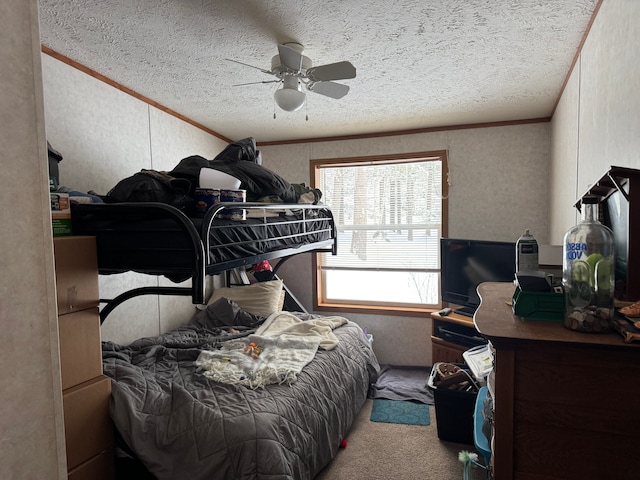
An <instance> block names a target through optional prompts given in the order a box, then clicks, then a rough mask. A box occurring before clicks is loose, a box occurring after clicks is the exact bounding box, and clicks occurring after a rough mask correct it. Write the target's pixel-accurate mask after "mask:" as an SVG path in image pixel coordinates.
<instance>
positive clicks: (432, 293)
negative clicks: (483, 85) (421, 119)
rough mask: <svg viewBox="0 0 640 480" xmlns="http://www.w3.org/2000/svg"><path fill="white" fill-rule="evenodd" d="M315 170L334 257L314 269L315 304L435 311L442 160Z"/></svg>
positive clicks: (367, 163)
mask: <svg viewBox="0 0 640 480" xmlns="http://www.w3.org/2000/svg"><path fill="white" fill-rule="evenodd" d="M315 167H316V179H317V186H318V187H319V188H320V190H321V191H322V192H323V201H324V203H327V204H328V205H330V206H331V209H332V211H333V214H334V217H335V219H336V224H337V228H338V254H337V255H336V256H334V255H331V254H322V255H321V258H320V260H319V262H318V267H319V269H320V276H319V278H320V283H321V288H320V290H321V297H322V299H321V302H320V303H322V302H329V303H332V302H333V303H350V304H369V305H385V304H403V305H410V306H418V307H421V306H429V305H436V304H438V301H439V271H440V258H439V241H440V237H441V235H442V222H443V194H442V171H443V161H442V157H440V156H437V157H415V158H401V159H393V158H389V159H379V160H375V161H371V160H368V161H352V162H347V161H345V162H335V163H330V162H328V163H326V164H316V165H315Z"/></svg>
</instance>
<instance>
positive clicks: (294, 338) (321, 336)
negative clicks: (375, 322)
mask: <svg viewBox="0 0 640 480" xmlns="http://www.w3.org/2000/svg"><path fill="white" fill-rule="evenodd" d="M345 323H347V319H346V318H343V317H335V316H334V317H323V318H319V319H313V320H306V321H303V320H300V319H299V318H297V317H296V316H294V315H292V314H290V313H288V312H276V313H274V314H272V315H271V316H269V318H267V320H265V322H264V324H262V325H261V326H260V328H258V330H256V333H255V334H253V335H249V336H248V337H246V338H243V339H239V340H235V341H228V342H225V344H224V345H223V347H222V348H221V349H220V350H214V351H210V350H204V351H202V352H200V355H199V356H198V359H197V360H196V362H195V364H196V366H198V367H199V368H200V369H201V370H203V371H204V375H205V376H206V377H208V378H211V379H212V380H215V381H217V382H222V383H230V384H238V385H246V386H248V387H250V388H259V387H262V386H264V385H268V384H271V383H288V384H291V383H293V382H295V381H296V380H297V378H298V374H299V373H300V372H301V371H302V369H303V368H304V367H305V365H307V364H308V363H309V362H310V361H311V360H313V357H314V356H315V354H316V351H317V350H318V348H323V349H325V350H331V349H332V348H334V347H335V346H336V345H337V343H338V339H337V338H336V336H335V335H334V334H333V331H332V330H333V329H334V328H337V327H339V326H341V325H344V324H345ZM251 343H253V344H255V345H256V346H257V347H258V348H259V349H260V353H259V355H257V357H256V358H254V357H253V356H251V353H252V352H251V351H249V352H247V351H246V349H247V347H249V345H250V344H251Z"/></svg>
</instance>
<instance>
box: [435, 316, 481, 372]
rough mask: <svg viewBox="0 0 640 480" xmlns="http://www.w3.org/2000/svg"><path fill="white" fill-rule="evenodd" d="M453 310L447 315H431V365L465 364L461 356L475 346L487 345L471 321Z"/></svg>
mask: <svg viewBox="0 0 640 480" xmlns="http://www.w3.org/2000/svg"><path fill="white" fill-rule="evenodd" d="M457 311H458V310H457V309H454V310H453V312H452V313H450V314H449V315H446V316H445V315H440V314H439V313H438V312H434V313H432V314H431V322H432V333H431V364H432V365H434V364H436V363H437V362H449V363H465V360H464V358H463V357H462V354H463V353H464V352H466V351H467V350H469V349H470V348H473V347H475V346H477V345H484V344H486V343H487V341H486V340H485V338H484V337H482V336H481V335H480V334H479V333H478V331H477V330H476V328H475V325H474V324H473V319H472V318H470V317H468V316H465V315H460V314H459V313H457Z"/></svg>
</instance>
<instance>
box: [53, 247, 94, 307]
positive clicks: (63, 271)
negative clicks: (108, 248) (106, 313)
mask: <svg viewBox="0 0 640 480" xmlns="http://www.w3.org/2000/svg"><path fill="white" fill-rule="evenodd" d="M53 251H54V256H55V265H56V291H57V299H58V314H59V315H63V314H65V313H70V312H75V311H78V310H84V309H87V308H91V307H97V306H98V305H99V303H100V294H99V291H98V257H97V253H96V240H95V237H81V236H77V237H59V238H54V239H53Z"/></svg>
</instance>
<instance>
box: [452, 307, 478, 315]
mask: <svg viewBox="0 0 640 480" xmlns="http://www.w3.org/2000/svg"><path fill="white" fill-rule="evenodd" d="M454 313H457V314H458V315H463V316H465V317H469V318H473V314H474V313H476V307H460V308H456V309H455V310H454Z"/></svg>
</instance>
